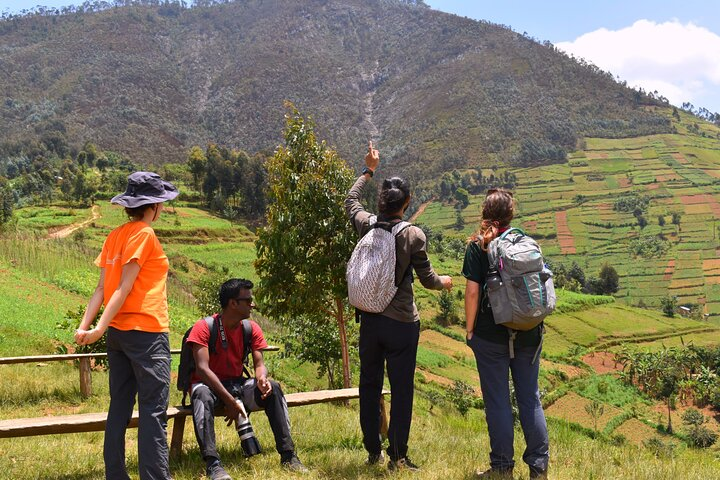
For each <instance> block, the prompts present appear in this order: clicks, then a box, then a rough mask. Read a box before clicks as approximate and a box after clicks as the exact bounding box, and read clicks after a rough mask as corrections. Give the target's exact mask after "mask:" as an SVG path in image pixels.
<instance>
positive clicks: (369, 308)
mask: <svg viewBox="0 0 720 480" xmlns="http://www.w3.org/2000/svg"><path fill="white" fill-rule="evenodd" d="M369 222H370V231H369V232H367V233H366V234H365V236H364V237H362V238H361V239H360V241H359V242H358V243H357V245H355V249H354V250H353V253H352V256H351V257H350V260H349V261H348V263H347V270H346V272H345V277H346V279H347V284H348V300H349V301H350V305H352V306H353V307H355V308H357V309H358V310H361V311H363V312H371V313H381V312H384V311H385V309H386V308H387V306H388V305H390V302H391V301H392V299H393V298H394V297H395V294H396V293H397V290H398V287H397V285H395V260H396V257H395V237H396V236H397V235H398V233H400V232H401V231H402V230H404V229H405V228H407V227H409V226H410V224H409V223H408V222H398V223H396V224H395V225H393V227H392V230H391V231H389V232H388V231H387V230H385V229H383V228H382V227H380V226H379V225H378V223H377V217H376V216H375V215H373V216H372V217H370V218H369Z"/></svg>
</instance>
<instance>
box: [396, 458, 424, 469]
mask: <svg viewBox="0 0 720 480" xmlns="http://www.w3.org/2000/svg"><path fill="white" fill-rule="evenodd" d="M388 470H390V471H391V472H394V471H400V470H404V471H408V472H417V471H418V470H420V467H418V466H417V465H415V464H414V463H412V462H411V461H410V459H409V458H408V457H403V458H398V459H397V460H393V459H390V461H389V462H388Z"/></svg>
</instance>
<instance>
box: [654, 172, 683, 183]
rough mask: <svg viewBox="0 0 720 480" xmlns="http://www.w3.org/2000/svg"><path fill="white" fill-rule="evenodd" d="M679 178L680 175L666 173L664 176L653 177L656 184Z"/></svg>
mask: <svg viewBox="0 0 720 480" xmlns="http://www.w3.org/2000/svg"><path fill="white" fill-rule="evenodd" d="M679 178H680V175H678V174H676V173H668V174H666V175H657V176H656V177H655V180H657V181H658V182H669V181H670V180H678V179H679Z"/></svg>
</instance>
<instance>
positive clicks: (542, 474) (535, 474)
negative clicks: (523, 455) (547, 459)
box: [530, 466, 548, 480]
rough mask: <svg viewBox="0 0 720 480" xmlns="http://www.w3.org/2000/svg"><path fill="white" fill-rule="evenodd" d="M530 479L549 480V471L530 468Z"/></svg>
mask: <svg viewBox="0 0 720 480" xmlns="http://www.w3.org/2000/svg"><path fill="white" fill-rule="evenodd" d="M530 478H531V479H532V480H547V478H548V475H547V470H542V469H540V468H538V467H533V466H530Z"/></svg>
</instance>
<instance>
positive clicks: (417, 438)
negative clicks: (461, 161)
mask: <svg viewBox="0 0 720 480" xmlns="http://www.w3.org/2000/svg"><path fill="white" fill-rule="evenodd" d="M687 122H688V119H687V117H686V116H685V115H684V114H683V121H682V122H680V123H679V124H678V125H677V127H678V132H679V133H678V134H675V135H655V136H648V137H640V138H634V139H617V140H615V139H592V138H591V139H587V145H586V148H585V149H584V150H582V151H578V152H574V153H573V154H572V155H571V158H570V160H569V161H568V162H567V163H565V164H560V165H550V166H543V167H537V168H522V169H516V171H515V173H516V174H517V176H518V179H519V180H518V187H517V189H516V197H517V198H518V200H519V212H518V217H517V220H516V224H519V225H521V226H522V227H523V228H525V229H526V230H527V231H529V232H530V233H532V234H537V235H540V236H542V240H541V244H542V247H543V251H544V253H545V254H546V256H548V257H549V258H551V259H552V260H553V261H554V262H563V263H566V264H568V265H569V264H570V263H571V262H573V261H576V262H578V264H579V265H581V266H582V268H583V269H585V271H586V274H587V275H596V274H597V271H598V270H599V269H600V267H601V266H602V265H603V264H604V263H610V264H611V265H613V266H614V267H615V268H616V269H617V271H618V273H619V274H620V286H621V290H620V291H619V292H618V294H617V295H616V297H615V298H613V297H604V296H588V295H582V294H576V293H573V292H567V291H564V290H558V308H557V312H556V313H555V314H553V315H552V316H550V317H548V319H547V320H546V327H547V331H546V334H545V338H544V344H543V360H542V362H541V374H540V385H541V389H542V394H543V402H544V403H545V405H546V406H547V415H548V423H549V428H550V436H551V445H552V452H551V455H552V471H551V476H550V478H553V479H559V480H565V479H568V480H569V479H573V480H575V479H578V478H581V479H606V478H607V479H615V478H631V479H675V478H707V479H711V478H720V465H718V462H717V458H718V455H719V454H720V448H718V447H717V446H716V447H714V448H713V449H711V450H710V451H699V450H694V449H690V448H688V447H686V446H684V445H685V444H684V443H683V442H682V439H681V438H680V437H677V436H668V435H662V434H660V433H658V430H657V426H658V425H659V424H661V423H662V421H663V420H662V415H661V413H662V412H660V414H659V413H658V411H657V403H656V402H651V401H649V400H648V399H647V398H646V397H644V396H643V395H642V394H640V393H639V392H638V391H637V390H635V389H634V388H631V387H628V386H626V385H624V384H623V383H622V382H620V381H619V380H618V379H617V377H616V376H615V375H616V372H611V373H607V374H600V373H597V372H595V371H594V370H592V368H590V366H589V365H587V364H584V363H583V360H582V359H583V358H587V357H588V356H592V355H594V354H595V352H598V354H600V353H603V352H610V353H607V355H612V352H615V351H617V350H618V349H620V348H621V347H622V346H623V345H628V344H634V345H636V346H637V347H638V348H641V349H660V348H663V347H666V346H682V345H687V344H689V343H693V344H696V345H717V344H718V343H720V261H718V260H717V257H718V253H719V252H720V231H718V229H717V226H716V224H715V219H716V218H717V216H718V215H720V145H719V144H718V141H717V140H715V139H712V138H705V137H700V136H697V135H694V134H692V135H691V134H689V133H687V132H688V130H687V127H688V125H687ZM708 128H710V127H708ZM713 128H714V127H713ZM717 131H718V132H720V130H717ZM708 132H709V133H713V134H714V133H717V132H716V130H713V129H712V128H710V130H708ZM626 192H635V193H638V194H641V195H648V196H649V197H650V202H649V207H648V210H647V212H645V214H644V215H645V217H646V218H647V220H648V225H647V226H646V227H645V228H644V229H640V228H639V227H638V226H637V224H636V220H635V217H634V216H633V215H632V214H631V213H624V212H618V211H615V210H614V209H613V203H614V201H615V199H616V198H617V197H618V196H619V195H623V194H624V193H626ZM578 193H582V195H584V200H583V201H582V202H578V201H577V199H576V196H577V195H578ZM482 198H483V197H482V196H471V204H470V206H469V207H468V208H466V209H465V210H464V211H463V212H462V214H463V217H464V219H465V227H464V228H463V229H462V230H455V229H454V225H455V223H456V217H455V211H454V209H453V208H452V207H451V206H448V205H442V204H441V203H439V202H431V203H430V204H429V205H428V206H427V208H426V210H425V212H424V213H423V214H422V215H421V216H420V218H419V219H418V222H420V223H423V224H426V225H429V226H430V227H432V228H433V229H438V230H440V231H443V232H446V233H447V234H449V235H452V236H457V237H466V236H468V235H469V234H471V233H472V232H473V231H474V230H475V228H476V226H477V220H478V218H477V217H478V212H479V206H480V204H481V202H482ZM100 211H101V217H100V218H99V219H97V220H95V221H94V222H93V223H91V224H90V225H89V226H88V227H86V228H84V229H82V230H81V232H82V233H80V234H76V235H73V236H72V237H70V238H67V239H63V240H49V239H47V238H46V237H47V233H48V232H49V231H52V230H54V229H56V228H59V227H62V226H67V225H71V224H74V223H78V222H81V221H83V220H85V219H87V218H89V217H90V210H89V209H73V210H72V211H71V209H69V208H67V207H63V206H54V207H50V208H47V209H38V208H30V209H21V210H20V211H18V228H19V230H20V231H19V232H16V233H11V234H7V235H5V234H4V235H3V237H2V238H0V356H15V355H30V354H48V353H54V352H55V349H56V348H57V346H58V345H63V344H64V345H66V346H68V347H70V348H72V344H71V338H70V337H71V332H70V331H68V330H59V329H58V328H57V324H58V323H60V322H62V320H63V319H64V317H65V314H66V312H67V311H68V310H77V309H78V308H81V307H82V306H83V305H84V304H85V303H86V302H87V298H88V296H89V295H90V293H91V292H92V289H93V288H94V287H95V283H96V281H97V269H96V268H95V267H94V266H93V265H92V261H93V259H94V258H95V256H96V255H97V253H98V252H99V250H100V248H101V246H102V241H103V240H104V238H105V236H106V235H107V233H108V232H109V231H110V230H111V229H112V228H114V227H116V226H118V225H120V224H121V223H122V222H123V221H125V218H124V214H123V211H122V209H121V208H118V207H114V206H110V205H109V204H108V203H107V202H104V203H103V204H101V205H100ZM673 213H679V214H680V215H681V221H680V224H679V225H673V224H672V223H671V216H672V214H673ZM660 216H662V217H663V218H664V220H665V224H664V225H663V226H660V225H659V222H658V217H660ZM154 227H155V229H156V231H157V233H158V236H159V238H160V240H161V243H162V245H163V248H164V249H165V251H166V253H167V254H168V257H169V259H170V262H171V275H170V277H169V278H170V279H169V288H168V291H169V302H170V313H171V345H172V346H173V348H178V347H179V345H180V337H181V335H182V333H183V332H184V330H185V328H186V327H187V326H188V325H189V324H190V323H191V322H193V321H194V320H195V319H196V318H198V317H199V316H200V315H201V314H203V313H210V312H198V311H197V309H196V307H195V306H194V303H193V297H192V292H193V287H194V286H195V285H197V284H198V282H199V281H200V280H202V279H203V278H204V277H205V276H207V275H211V274H215V273H217V272H221V274H223V275H227V276H242V277H247V278H250V279H252V280H253V281H255V280H257V276H256V274H255V272H254V269H253V261H254V256H255V247H254V240H255V237H254V234H253V232H252V229H250V228H247V227H246V226H242V225H235V224H231V223H230V222H229V221H227V220H225V219H222V218H218V217H216V216H214V215H212V214H210V213H208V212H207V211H205V210H202V209H198V208H193V207H190V206H186V205H182V204H180V205H178V206H175V207H172V206H171V207H169V208H168V209H167V210H166V211H165V212H164V213H163V216H162V217H161V219H160V221H159V222H158V223H157V224H155V225H154ZM659 235H662V236H663V237H664V238H665V239H666V240H665V241H666V242H667V246H668V248H667V251H666V252H665V253H664V254H663V255H661V256H659V257H655V258H640V257H635V256H633V255H632V254H631V253H630V246H631V245H632V242H634V241H636V240H637V239H638V238H642V237H644V236H652V237H657V236H659ZM431 261H432V263H433V266H434V267H435V269H436V271H437V272H438V273H440V274H450V275H452V276H453V277H454V290H453V297H454V298H455V302H456V305H455V306H456V310H457V313H458V314H459V316H460V317H461V318H462V316H463V314H462V304H463V300H462V295H458V292H462V291H463V290H464V286H465V280H464V278H463V277H462V276H461V275H460V274H459V272H460V270H461V268H462V259H461V258H458V257H457V255H456V254H453V253H448V252H446V253H443V254H431ZM418 283H419V282H416V284H415V285H416V286H415V292H416V300H417V305H418V309H419V311H420V315H421V327H422V328H423V331H422V333H421V337H420V345H419V349H418V357H417V363H418V373H417V375H416V380H417V381H416V405H415V410H414V419H413V422H414V423H413V430H412V433H411V439H410V444H411V451H410V452H409V454H410V456H411V458H412V459H413V460H414V461H416V462H417V463H419V464H421V466H422V467H423V471H422V472H420V473H418V474H415V475H412V476H411V475H403V474H401V475H397V478H416V479H438V478H452V479H455V478H458V479H469V478H472V472H473V470H474V469H475V468H478V467H487V452H488V449H489V446H488V439H487V427H486V424H485V419H484V414H483V412H482V411H481V410H479V409H476V408H473V409H471V410H470V412H469V413H468V415H467V417H463V416H461V415H460V414H458V413H457V411H456V410H455V408H454V407H453V405H452V401H451V400H450V399H449V397H448V396H447V392H448V391H449V390H450V387H451V386H452V385H453V383H454V382H456V381H463V382H466V383H468V384H469V385H470V386H472V387H473V388H475V389H476V393H478V392H477V387H478V385H479V382H478V374H477V370H476V369H475V361H474V358H473V355H472V352H471V351H470V350H469V349H468V348H467V346H466V345H465V343H464V342H463V341H462V338H463V336H464V328H463V326H458V325H452V326H450V327H446V328H440V327H438V326H436V325H435V321H434V319H435V317H436V315H437V313H438V305H437V296H438V292H436V291H429V290H426V289H424V288H422V287H421V286H419V284H418ZM667 294H670V295H674V296H677V298H678V300H679V301H680V302H681V303H688V304H696V305H701V306H702V308H703V309H704V313H707V314H708V317H707V319H706V320H704V321H698V320H691V319H687V318H683V317H679V316H676V317H674V318H668V317H665V316H663V315H661V314H660V313H659V311H658V310H657V308H656V309H655V310H652V309H643V308H636V307H634V305H637V304H639V303H640V302H642V303H644V304H646V305H649V306H654V307H657V305H658V302H659V299H660V298H662V297H663V296H665V295H667ZM258 320H259V321H260V322H261V324H262V325H264V326H266V327H267V331H268V332H270V334H269V337H270V338H269V340H270V342H271V343H281V334H282V331H281V330H279V327H277V326H276V325H274V324H272V322H268V323H265V322H266V319H262V318H261V317H258ZM428 327H433V328H432V329H431V328H428ZM435 329H437V330H435ZM176 363H177V359H174V364H176ZM266 363H267V365H268V368H269V369H270V371H271V374H272V375H273V376H274V377H275V378H277V379H278V380H279V381H281V383H282V384H283V387H284V388H285V389H286V391H288V392H294V391H305V390H315V389H320V388H325V387H326V380H325V379H324V378H317V375H316V369H315V367H314V366H313V365H310V364H302V363H300V362H299V361H297V360H296V359H294V358H289V357H286V356H285V355H283V354H268V355H267V356H266ZM0 374H1V375H2V378H3V381H2V382H0V407H2V408H0V418H3V419H5V418H17V417H25V416H28V417H30V416H38V415H53V414H65V413H67V414H69V413H80V412H97V411H104V410H106V409H107V405H108V401H109V399H108V394H107V374H106V373H105V372H104V371H102V370H96V371H94V372H93V374H92V376H93V386H94V395H92V396H91V397H90V398H89V399H82V398H81V397H80V394H79V391H78V381H77V376H78V374H77V369H76V367H75V366H74V365H73V364H72V363H71V362H67V363H46V364H31V365H3V366H0ZM353 378H354V383H355V384H357V378H358V366H357V365H353ZM18 385H21V386H22V388H18V387H17V386H18ZM179 395H180V394H179V392H176V391H175V390H174V389H173V390H172V399H171V403H173V404H178V403H179V401H180V396H179ZM592 401H599V402H601V403H602V405H603V408H604V412H603V414H602V415H601V416H600V418H599V421H598V430H599V432H601V436H600V438H599V439H596V440H593V439H592V437H593V436H594V435H595V434H594V433H593V429H594V422H593V419H592V418H591V416H590V414H589V413H588V412H587V411H586V410H585V407H586V406H588V405H590V404H591V402H592ZM674 415H676V416H677V413H674ZM357 418H358V406H357V402H350V405H349V406H338V405H316V406H312V407H302V408H295V409H292V410H291V419H292V426H293V431H294V434H295V440H296V444H297V446H298V452H299V454H300V456H301V458H302V459H303V461H304V462H305V463H306V464H307V465H308V466H309V467H310V468H311V469H312V472H311V473H310V474H309V475H307V476H303V477H299V476H295V475H292V474H290V473H287V472H284V471H283V470H281V469H280V468H279V465H278V456H277V455H276V454H275V452H274V451H273V442H272V436H271V433H270V429H269V426H268V424H267V421H266V420H265V417H264V415H262V414H258V415H254V416H253V423H254V426H255V429H256V431H257V432H258V436H259V438H260V441H261V443H262V444H263V446H264V447H265V453H264V454H263V455H260V456H258V457H255V458H252V459H249V460H248V459H244V458H242V456H241V454H240V453H239V449H238V447H237V439H236V437H235V433H234V432H233V431H232V430H231V429H229V428H225V427H224V425H223V424H222V422H218V443H219V445H220V452H221V455H222V456H223V458H224V460H225V464H226V466H227V468H228V470H229V472H230V473H231V474H232V475H233V476H234V477H235V478H258V479H259V478H263V479H266V478H278V479H284V478H317V479H330V478H333V479H334V478H337V479H351V478H353V479H354V478H358V479H370V478H386V477H387V473H386V470H384V469H382V468H379V467H373V468H368V467H365V466H364V465H363V461H364V456H365V454H364V451H363V448H362V442H361V434H360V430H359V426H358V421H357ZM517 433H518V435H517V440H516V450H517V453H518V454H519V453H520V452H522V450H523V449H524V445H523V442H522V435H521V434H520V431H519V429H518V430H517ZM658 435H660V436H661V439H662V441H664V442H672V443H673V444H677V445H678V446H677V448H676V449H675V453H674V454H673V456H672V457H667V458H666V457H663V456H659V457H656V456H654V455H653V454H652V453H651V452H650V451H649V450H648V449H646V448H644V447H642V442H643V441H644V440H647V439H648V438H651V437H654V436H658ZM613 436H614V437H613ZM136 445H137V443H136V432H135V431H134V430H133V431H130V432H129V434H128V442H127V452H128V462H129V467H130V469H131V471H134V469H135V468H136V462H137V457H136V453H135V449H136ZM183 450H184V455H183V457H182V458H181V459H179V460H175V461H173V463H172V465H171V466H172V470H173V476H174V478H176V479H197V478H202V476H203V468H202V462H201V460H200V458H199V452H198V449H197V446H196V444H195V439H194V434H193V431H192V426H191V423H190V422H188V424H187V425H186V431H185V441H184V445H183ZM516 457H518V460H519V457H520V455H516ZM101 458H102V434H101V433H88V434H76V435H65V436H46V437H36V438H25V439H17V440H11V441H9V440H0V472H2V473H0V478H44V479H57V480H59V479H78V480H79V479H83V480H84V479H95V478H102V475H103V467H102V460H101ZM48 465H51V468H50V469H49V468H48ZM516 478H522V479H524V478H527V472H526V470H525V469H524V468H521V464H520V462H519V468H518V471H517V475H516Z"/></svg>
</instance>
